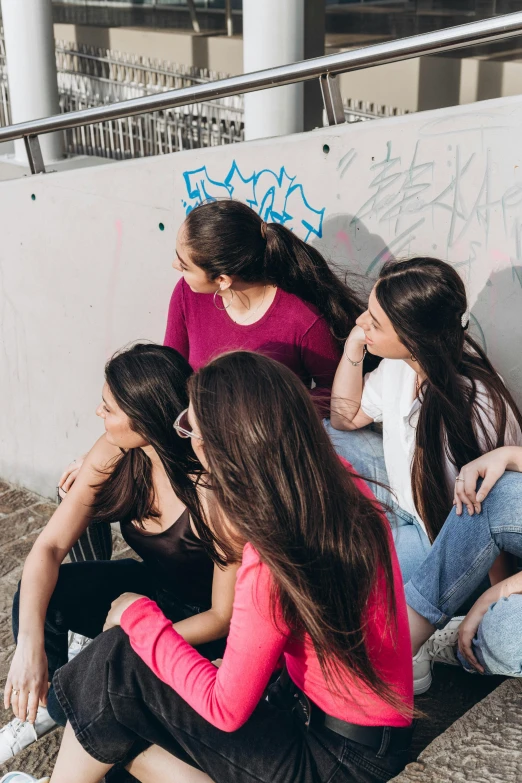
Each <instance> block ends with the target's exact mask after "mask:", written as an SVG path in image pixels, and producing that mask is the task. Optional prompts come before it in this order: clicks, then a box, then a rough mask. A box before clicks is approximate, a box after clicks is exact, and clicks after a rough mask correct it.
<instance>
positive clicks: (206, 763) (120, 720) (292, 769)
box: [54, 628, 407, 783]
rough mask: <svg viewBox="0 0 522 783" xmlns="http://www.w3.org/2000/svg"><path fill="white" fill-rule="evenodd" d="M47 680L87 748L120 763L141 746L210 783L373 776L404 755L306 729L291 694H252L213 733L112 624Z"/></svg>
mask: <svg viewBox="0 0 522 783" xmlns="http://www.w3.org/2000/svg"><path fill="white" fill-rule="evenodd" d="M276 686H277V684H276ZM54 687H55V690H56V695H57V697H58V699H59V701H60V704H61V705H62V708H63V710H64V712H65V714H66V715H67V719H68V720H69V721H70V723H71V726H72V728H73V729H74V732H75V734H76V737H77V739H78V740H79V742H80V743H81V745H82V746H83V748H84V749H85V750H86V751H87V753H89V755H90V756H92V757H93V758H95V759H97V760H98V761H101V762H103V763H106V764H118V765H119V766H120V767H121V768H123V767H124V765H125V764H128V763H129V761H130V760H131V759H132V758H135V757H136V756H137V755H138V754H139V753H141V752H142V751H143V750H145V748H147V747H148V746H149V745H160V746H161V747H162V748H164V749H165V750H167V751H168V752H170V753H172V754H173V755H175V756H177V757H178V758H181V759H183V760H184V761H187V762H188V763H189V764H191V765H192V766H195V767H199V768H200V769H202V770H204V771H205V772H206V773H207V774H208V775H209V776H210V778H211V779H212V780H213V781H215V783H376V782H377V781H379V783H380V782H381V781H382V782H384V781H387V780H389V779H390V778H392V777H394V776H395V775H396V774H398V773H399V772H400V771H401V770H402V769H403V767H404V766H405V764H406V761H407V751H403V752H401V753H397V754H394V753H391V752H389V751H387V750H386V749H384V751H383V752H382V753H375V752H374V751H372V750H370V749H369V748H366V747H364V746H363V745H360V744H358V743H356V742H353V741H351V740H348V739H345V738H344V737H341V736H339V735H338V734H334V733H333V732H332V731H330V730H329V729H326V728H324V727H323V728H320V729H312V728H310V729H308V730H307V729H306V726H305V725H304V722H303V720H302V719H301V718H300V717H299V715H298V714H296V712H295V711H294V710H293V709H292V708H293V707H294V706H295V701H294V700H293V698H290V699H289V700H288V701H289V703H285V699H284V698H283V699H281V698H277V700H276V703H272V702H270V703H269V702H268V701H266V700H261V701H260V703H259V704H258V705H257V707H256V709H255V710H254V712H253V714H252V716H251V717H250V718H249V720H248V721H247V722H246V723H245V724H244V725H243V726H242V727H241V728H240V729H238V730H237V731H234V732H230V733H229V732H225V731H221V730H220V729H217V728H215V727H214V726H212V725H211V724H210V723H208V722H207V721H206V720H205V719H204V718H202V717H201V716H200V715H199V714H198V713H197V712H196V711H195V710H193V709H192V708H191V707H189V705H188V704H187V703H186V701H184V699H183V698H181V696H179V695H178V694H177V693H176V692H175V691H174V690H173V689H172V688H170V687H169V686H168V685H166V684H165V683H163V682H162V681H161V680H159V679H158V678H157V677H156V676H155V674H154V673H153V672H152V670H151V669H149V667H148V666H147V665H146V664H145V663H144V662H143V661H142V660H141V658H139V656H138V655H136V653H135V652H134V651H133V649H132V647H131V646H130V643H129V639H128V637H127V635H126V634H125V633H124V632H123V631H122V630H121V628H112V629H111V630H110V631H107V632H106V633H104V634H102V635H101V636H99V637H98V638H97V639H96V640H95V641H94V642H93V643H92V644H91V645H90V646H89V647H87V648H86V649H85V650H84V651H83V652H82V654H81V655H79V656H78V657H77V658H75V659H74V660H73V661H71V662H70V663H69V664H67V665H66V666H64V667H63V668H61V669H60V670H59V671H58V672H57V673H56V675H55V677H54ZM245 688H248V683H247V682H245ZM118 776H119V775H118V773H116V777H118ZM111 777H112V776H111Z"/></svg>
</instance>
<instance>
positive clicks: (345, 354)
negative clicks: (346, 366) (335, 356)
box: [343, 340, 367, 367]
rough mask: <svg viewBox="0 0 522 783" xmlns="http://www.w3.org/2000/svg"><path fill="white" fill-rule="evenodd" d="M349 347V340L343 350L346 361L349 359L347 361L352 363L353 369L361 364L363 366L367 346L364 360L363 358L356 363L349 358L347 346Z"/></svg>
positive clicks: (364, 352)
mask: <svg viewBox="0 0 522 783" xmlns="http://www.w3.org/2000/svg"><path fill="white" fill-rule="evenodd" d="M347 345H348V340H347V341H346V342H345V344H344V350H343V354H344V358H345V359H347V360H348V361H349V362H350V364H351V365H352V367H357V366H358V365H359V364H362V363H363V361H364V357H365V356H366V354H367V350H366V346H365V345H364V346H363V355H362V358H361V359H359V361H358V362H354V361H352V359H350V357H349V356H348V354H347V353H346V346H347Z"/></svg>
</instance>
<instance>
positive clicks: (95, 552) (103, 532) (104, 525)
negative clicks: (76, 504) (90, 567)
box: [57, 492, 112, 563]
mask: <svg viewBox="0 0 522 783" xmlns="http://www.w3.org/2000/svg"><path fill="white" fill-rule="evenodd" d="M57 502H58V505H59V504H60V503H61V502H62V498H61V497H60V492H58V494H57ZM69 557H70V559H71V563H83V562H84V561H85V560H110V559H111V557H112V530H111V526H110V524H109V522H95V523H94V524H92V525H89V527H88V528H87V530H86V531H85V533H84V534H83V535H82V536H80V538H79V539H78V541H77V542H76V544H74V546H73V548H72V549H71V551H70V552H69Z"/></svg>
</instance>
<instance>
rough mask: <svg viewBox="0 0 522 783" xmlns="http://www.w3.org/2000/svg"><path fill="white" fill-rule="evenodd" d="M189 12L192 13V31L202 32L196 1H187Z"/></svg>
mask: <svg viewBox="0 0 522 783" xmlns="http://www.w3.org/2000/svg"><path fill="white" fill-rule="evenodd" d="M187 5H188V10H189V13H190V21H191V22H192V29H193V30H194V32H195V33H200V32H201V27H200V26H199V22H198V15H197V13H196V5H195V3H194V0H187Z"/></svg>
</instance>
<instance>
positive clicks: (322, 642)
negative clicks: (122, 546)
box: [51, 352, 412, 783]
mask: <svg viewBox="0 0 522 783" xmlns="http://www.w3.org/2000/svg"><path fill="white" fill-rule="evenodd" d="M189 396H190V407H189V409H188V410H187V411H184V412H183V413H182V414H180V416H179V417H178V420H177V421H176V423H175V427H176V429H177V431H178V433H179V434H180V435H181V436H182V437H190V438H191V439H192V446H193V449H194V451H195V453H196V455H197V456H198V458H199V460H200V462H201V464H202V466H203V469H202V472H201V475H200V476H199V483H201V484H204V485H206V486H207V488H211V494H212V495H213V499H214V501H215V507H214V509H213V517H212V519H213V520H214V519H217V520H221V521H220V523H219V524H214V526H213V527H212V528H211V527H209V526H208V525H207V524H206V522H205V520H204V518H203V517H202V514H201V510H200V509H198V508H195V509H193V519H194V521H195V524H196V529H197V532H198V534H199V536H200V537H201V538H202V540H203V541H205V542H206V544H207V545H208V547H209V552H210V553H211V554H212V557H213V558H214V560H215V562H218V563H219V562H221V563H226V562H228V560H230V559H232V558H235V559H237V556H238V553H239V552H241V550H242V553H243V563H242V566H241V568H240V569H239V572H238V577H237V583H236V589H235V598H234V608H233V616H232V621H231V626H230V633H229V637H228V643H227V648H226V651H225V654H224V657H223V662H222V665H221V667H220V668H216V666H214V665H213V664H212V663H211V662H210V661H208V660H205V659H204V658H202V657H201V656H200V655H199V654H198V652H197V651H196V650H194V649H193V648H192V647H191V646H190V645H189V644H187V643H186V642H185V641H184V640H183V639H182V637H181V636H180V635H179V634H178V633H177V632H176V630H174V628H173V627H172V624H171V623H170V622H169V621H168V619H167V618H166V617H165V616H164V615H163V614H162V612H161V610H160V609H159V607H158V606H157V605H156V604H155V603H154V602H153V601H151V600H149V599H147V598H144V597H142V596H137V595H135V594H131V593H126V594H124V595H123V596H122V597H121V598H119V599H118V600H117V601H115V602H114V603H113V606H112V609H111V612H110V613H109V616H108V618H107V623H106V628H107V629H110V630H108V631H107V632H106V633H104V634H102V635H101V636H99V637H98V638H97V639H95V640H94V642H93V643H92V644H91V645H90V646H89V647H87V648H86V649H85V650H84V651H83V653H82V654H81V655H80V656H78V657H77V658H76V659H74V660H73V661H72V662H71V663H69V664H67V665H66V666H64V667H63V668H62V669H60V670H59V671H58V672H57V673H56V675H55V678H54V682H53V684H54V687H55V691H56V694H57V696H58V699H59V700H60V703H61V705H62V707H63V709H64V711H65V712H66V714H67V717H68V720H69V723H68V726H67V728H66V731H65V736H64V740H63V744H62V748H61V750H60V754H59V757H58V761H57V764H56V768H55V770H54V773H53V776H52V779H51V783H96V782H97V781H99V780H101V778H102V777H103V776H104V775H105V774H107V772H108V771H109V770H110V769H111V767H113V766H114V765H116V764H119V765H120V766H126V767H127V769H128V770H129V771H130V772H131V773H132V774H133V775H134V776H135V777H137V778H138V779H140V780H151V779H154V780H160V779H162V780H169V781H183V782H184V783H210V781H215V783H229V781H233V783H243V782H244V783H253V782H254V781H256V783H259V782H260V781H261V783H319V782H320V781H324V782H325V783H326V781H328V782H329V783H330V782H331V783H350V782H353V781H357V782H358V783H363V782H364V783H370V782H371V781H376V782H377V781H386V780H389V779H390V778H392V777H394V776H395V775H396V774H397V773H398V772H399V771H400V770H401V769H402V767H403V766H404V765H405V763H406V761H407V751H408V746H409V742H410V736H411V711H412V658H411V647H410V637H409V630H408V622H407V615H406V606H405V602H404V594H403V588H402V579H401V574H400V571H399V567H398V563H397V558H396V556H395V553H394V547H393V543H392V541H391V534H390V529H389V525H388V524H387V522H386V520H385V518H384V516H383V514H382V511H381V509H380V507H379V506H378V504H377V502H376V501H375V499H374V498H373V495H372V494H371V492H370V490H369V489H368V487H367V486H366V485H365V484H364V482H363V481H362V480H361V479H360V478H358V477H357V475H356V474H354V473H353V471H352V470H351V468H350V466H349V465H348V464H347V463H345V462H341V460H340V459H339V457H337V456H336V454H335V452H334V450H333V447H332V446H331V444H330V441H329V439H328V436H327V434H326V432H325V430H324V427H323V426H322V424H321V421H320V419H319V417H318V415H317V411H316V409H315V407H314V405H313V404H312V402H311V400H310V396H309V395H308V393H307V392H306V389H305V387H304V386H303V385H302V384H301V383H300V382H299V381H298V380H297V378H296V376H295V375H294V374H293V373H292V372H291V371H290V370H288V368H286V367H284V366H282V365H281V364H279V363H277V362H274V361H273V360H272V359H269V358H267V357H264V356H262V355H260V354H254V353H250V352H234V353H229V354H227V355H225V356H222V357H220V358H218V359H216V360H214V361H212V362H211V363H210V364H208V365H207V366H206V367H204V368H203V369H201V370H200V371H199V372H198V373H197V374H196V375H195V376H194V377H193V380H192V381H191V383H190V388H189ZM216 510H217V511H216ZM218 512H220V513H218ZM113 626H117V627H113ZM120 626H121V627H120ZM281 661H282V662H283V665H284V668H283V670H282V673H281V674H280V676H279V678H278V679H277V681H276V683H275V684H274V685H272V686H271V688H269V691H268V700H266V699H264V698H263V697H264V694H265V692H266V689H267V686H268V685H269V682H270V680H271V678H273V675H274V673H275V672H276V670H277V669H278V666H279V665H280V662H281ZM111 774H114V773H111Z"/></svg>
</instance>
